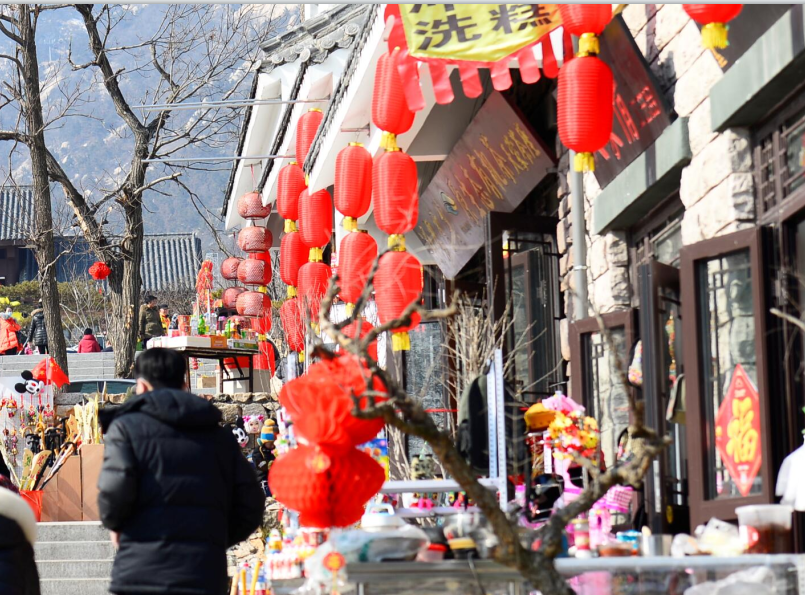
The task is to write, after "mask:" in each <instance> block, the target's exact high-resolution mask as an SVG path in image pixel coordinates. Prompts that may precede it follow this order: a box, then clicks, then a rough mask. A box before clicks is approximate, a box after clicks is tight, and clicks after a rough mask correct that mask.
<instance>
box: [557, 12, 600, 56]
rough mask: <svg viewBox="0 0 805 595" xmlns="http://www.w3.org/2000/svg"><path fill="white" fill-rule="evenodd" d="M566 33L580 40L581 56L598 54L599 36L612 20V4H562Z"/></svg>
mask: <svg viewBox="0 0 805 595" xmlns="http://www.w3.org/2000/svg"><path fill="white" fill-rule="evenodd" d="M559 14H560V15H561V16H562V26H563V27H564V28H565V31H566V32H568V33H570V34H571V35H575V36H577V37H578V38H579V55H585V56H586V55H589V54H598V53H599V51H600V48H599V43H598V36H599V35H601V33H603V32H604V29H606V28H607V25H608V24H609V22H610V21H611V20H612V5H611V4H560V5H559Z"/></svg>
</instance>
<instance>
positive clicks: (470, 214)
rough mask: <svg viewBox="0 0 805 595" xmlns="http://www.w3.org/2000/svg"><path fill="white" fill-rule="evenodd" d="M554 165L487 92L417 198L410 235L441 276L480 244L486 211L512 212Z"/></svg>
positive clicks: (511, 114) (458, 267)
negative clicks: (415, 220)
mask: <svg viewBox="0 0 805 595" xmlns="http://www.w3.org/2000/svg"><path fill="white" fill-rule="evenodd" d="M553 167H554V160H553V158H552V157H550V156H549V155H548V154H546V151H545V148H544V147H543V145H542V143H541V142H540V141H539V140H538V139H537V138H536V137H535V136H534V134H533V133H531V131H530V130H529V129H528V127H527V126H526V125H525V124H524V123H523V121H522V120H521V119H520V117H519V116H518V115H517V113H516V112H515V111H514V109H512V107H511V106H510V105H509V104H508V102H507V101H506V100H505V99H504V98H503V96H502V95H501V94H500V93H497V92H494V93H492V94H491V95H490V96H489V98H488V99H487V100H486V103H484V105H483V107H482V108H481V109H480V110H479V111H478V113H477V114H476V115H475V117H474V118H473V120H472V122H471V123H470V125H469V126H468V127H467V130H465V131H464V134H463V135H462V137H461V138H460V139H459V141H458V142H457V143H456V145H455V146H454V147H453V150H452V151H451V152H450V155H448V157H447V159H446V160H445V162H444V163H443V164H442V166H441V168H440V169H439V171H438V172H436V176H435V177H434V178H433V181H431V183H430V184H429V185H428V188H427V189H426V190H425V192H423V193H422V197H421V199H420V203H419V224H418V225H417V227H416V229H415V230H414V231H415V233H416V235H417V237H418V238H419V239H420V240H422V242H423V244H424V245H425V246H426V247H427V248H428V251H429V252H430V253H431V254H432V255H433V258H434V260H435V261H436V263H437V264H438V265H439V268H440V269H441V270H442V272H443V273H444V274H445V276H446V277H448V278H454V277H455V276H456V274H457V273H458V272H459V271H460V270H461V268H462V267H463V266H464V265H465V264H466V263H467V262H468V261H469V260H470V258H472V256H473V255H474V254H475V252H476V251H477V250H478V248H480V247H481V246H483V244H484V228H483V225H484V223H483V222H484V219H485V218H486V215H487V213H489V212H490V211H499V212H503V213H511V212H512V211H513V210H514V209H515V208H517V206H518V205H519V204H520V203H521V202H522V201H523V199H524V198H525V197H526V196H527V195H528V193H529V192H531V191H532V190H533V189H534V188H535V187H536V186H537V184H538V183H539V182H540V181H541V180H542V179H543V178H544V177H545V176H546V175H547V174H548V171H549V170H550V169H551V168H553Z"/></svg>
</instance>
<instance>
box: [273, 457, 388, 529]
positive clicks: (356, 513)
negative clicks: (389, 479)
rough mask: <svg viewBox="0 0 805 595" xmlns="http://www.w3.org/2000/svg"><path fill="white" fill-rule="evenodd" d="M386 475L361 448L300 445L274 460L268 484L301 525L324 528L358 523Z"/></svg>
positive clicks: (381, 485)
mask: <svg viewBox="0 0 805 595" xmlns="http://www.w3.org/2000/svg"><path fill="white" fill-rule="evenodd" d="M385 479H386V473H385V471H384V470H383V467H381V466H380V465H379V464H378V463H377V462H376V461H375V460H374V459H373V458H372V457H370V456H369V455H368V454H366V453H364V452H361V451H359V450H356V449H354V448H350V449H347V450H346V451H345V452H343V453H341V452H338V451H333V450H330V449H327V448H325V447H318V448H317V447H312V446H305V445H300V446H298V447H297V448H295V449H294V450H291V451H290V452H288V453H286V454H284V455H282V456H280V457H279V458H278V459H277V460H276V461H275V462H274V464H273V465H272V467H271V473H269V478H268V485H269V488H270V489H271V493H272V495H273V496H274V497H275V498H276V499H277V500H278V501H279V502H281V503H282V504H284V505H285V506H287V507H288V508H290V509H291V510H295V511H297V512H299V522H300V524H301V525H302V526H305V527H318V528H321V529H326V528H329V527H348V526H350V525H354V524H355V523H357V522H358V521H359V520H360V519H361V517H362V516H363V513H364V506H365V504H366V503H367V502H368V501H369V500H370V499H371V498H372V496H374V495H375V494H377V492H379V491H380V488H381V487H383V482H384V481H385Z"/></svg>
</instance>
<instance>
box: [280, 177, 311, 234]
mask: <svg viewBox="0 0 805 595" xmlns="http://www.w3.org/2000/svg"><path fill="white" fill-rule="evenodd" d="M305 188H307V184H305V172H304V171H302V168H301V167H299V164H298V163H296V162H294V163H291V164H289V165H286V166H285V167H283V168H282V169H281V170H280V173H279V177H278V178H277V212H278V213H279V214H280V217H282V218H283V219H285V232H286V233H287V232H290V231H293V230H294V229H296V228H295V227H294V226H293V225H289V222H290V223H291V224H293V222H294V221H296V220H297V219H299V195H300V194H302V190H304V189H305ZM289 228H292V229H289Z"/></svg>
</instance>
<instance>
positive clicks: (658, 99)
mask: <svg viewBox="0 0 805 595" xmlns="http://www.w3.org/2000/svg"><path fill="white" fill-rule="evenodd" d="M600 57H601V59H602V60H604V62H606V63H607V64H608V65H609V67H610V68H611V69H612V74H613V76H614V78H615V110H614V111H615V117H614V119H613V122H612V134H611V135H610V141H609V144H607V145H606V146H605V147H604V148H603V149H601V150H600V151H598V155H597V156H596V159H595V177H596V179H597V180H598V184H599V185H600V186H601V188H604V187H606V185H607V184H609V183H610V182H611V181H612V180H613V179H614V178H615V176H617V175H618V174H619V173H620V172H622V171H623V170H624V169H625V168H626V166H627V165H629V164H630V163H631V162H632V161H634V160H635V159H636V158H637V157H638V156H639V155H641V154H642V153H643V151H645V150H646V149H647V148H648V147H650V146H651V145H652V144H653V143H654V141H656V140H657V138H659V136H660V134H662V132H663V130H665V129H666V128H667V127H668V125H669V124H670V123H671V118H670V109H669V107H668V105H667V103H666V101H665V99H664V97H663V95H662V92H661V91H660V87H659V85H658V84H657V82H656V80H655V79H654V76H653V75H652V74H651V70H650V69H649V67H648V64H646V60H645V59H644V58H643V54H641V53H640V50H639V49H638V47H637V45H636V44H635V42H634V39H633V38H632V35H631V33H630V32H629V29H628V27H627V26H626V23H624V22H623V18H622V17H620V16H617V17H615V18H614V19H612V22H611V23H610V24H609V26H608V27H607V28H606V29H605V30H604V33H603V34H602V35H601V53H600Z"/></svg>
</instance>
